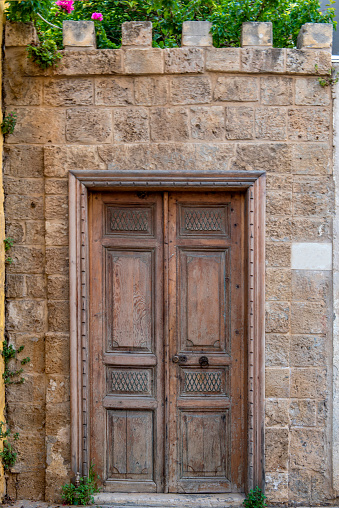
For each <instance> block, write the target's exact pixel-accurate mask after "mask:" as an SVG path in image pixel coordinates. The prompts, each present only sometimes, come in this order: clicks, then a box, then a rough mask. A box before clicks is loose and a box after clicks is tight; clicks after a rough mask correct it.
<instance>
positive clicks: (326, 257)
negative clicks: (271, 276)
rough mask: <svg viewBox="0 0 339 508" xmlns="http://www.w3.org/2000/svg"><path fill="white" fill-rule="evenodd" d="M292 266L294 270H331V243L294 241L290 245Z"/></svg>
mask: <svg viewBox="0 0 339 508" xmlns="http://www.w3.org/2000/svg"><path fill="white" fill-rule="evenodd" d="M292 268H293V269H294V270H321V271H323V270H331V269H332V244H330V243H294V244H293V245H292Z"/></svg>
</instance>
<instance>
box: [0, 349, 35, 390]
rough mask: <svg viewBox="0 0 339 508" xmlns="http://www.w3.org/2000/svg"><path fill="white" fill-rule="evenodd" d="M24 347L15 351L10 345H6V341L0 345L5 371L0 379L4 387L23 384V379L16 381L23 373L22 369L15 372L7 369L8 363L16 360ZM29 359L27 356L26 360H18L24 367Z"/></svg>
mask: <svg viewBox="0 0 339 508" xmlns="http://www.w3.org/2000/svg"><path fill="white" fill-rule="evenodd" d="M24 348H25V346H20V347H19V348H18V349H15V348H14V347H13V346H12V345H11V344H7V342H6V341H4V342H3V343H2V351H1V355H2V356H3V359H4V363H5V369H4V373H3V374H2V377H3V379H4V382H5V384H6V385H12V384H22V383H24V382H25V378H23V377H20V379H17V377H18V376H20V374H22V373H23V371H24V370H23V368H22V367H21V368H20V369H17V370H11V369H10V368H9V362H10V360H18V358H17V355H18V354H19V353H21V351H23V350H24ZM30 361H31V359H30V358H29V357H28V356H27V357H26V358H23V359H22V360H20V363H21V365H26V363H28V362H30Z"/></svg>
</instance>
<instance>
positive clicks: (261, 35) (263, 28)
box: [241, 21, 273, 48]
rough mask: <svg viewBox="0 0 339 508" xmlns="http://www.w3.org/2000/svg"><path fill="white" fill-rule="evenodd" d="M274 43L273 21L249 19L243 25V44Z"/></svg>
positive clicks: (267, 44)
mask: <svg viewBox="0 0 339 508" xmlns="http://www.w3.org/2000/svg"><path fill="white" fill-rule="evenodd" d="M272 44H273V30H272V23H271V22H267V23H263V22H255V21H247V22H246V23H243V24H242V27H241V46H242V47H243V48H244V47H246V46H260V47H270V46H272Z"/></svg>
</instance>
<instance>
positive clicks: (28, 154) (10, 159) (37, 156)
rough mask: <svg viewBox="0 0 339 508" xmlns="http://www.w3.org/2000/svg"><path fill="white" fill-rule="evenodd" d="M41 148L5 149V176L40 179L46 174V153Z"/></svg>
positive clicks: (18, 147)
mask: <svg viewBox="0 0 339 508" xmlns="http://www.w3.org/2000/svg"><path fill="white" fill-rule="evenodd" d="M43 150H44V149H43V147H40V146H25V145H21V146H20V145H16V146H7V147H5V149H4V156H5V157H4V159H5V160H4V172H5V175H11V176H18V177H25V178H40V177H42V176H43V174H44V152H43Z"/></svg>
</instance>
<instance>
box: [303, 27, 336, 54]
mask: <svg viewBox="0 0 339 508" xmlns="http://www.w3.org/2000/svg"><path fill="white" fill-rule="evenodd" d="M332 39H333V25H332V24H331V23H305V24H304V25H302V27H301V29H300V32H299V34H298V39H297V48H298V49H304V48H311V49H327V50H328V51H329V52H331V51H332Z"/></svg>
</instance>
